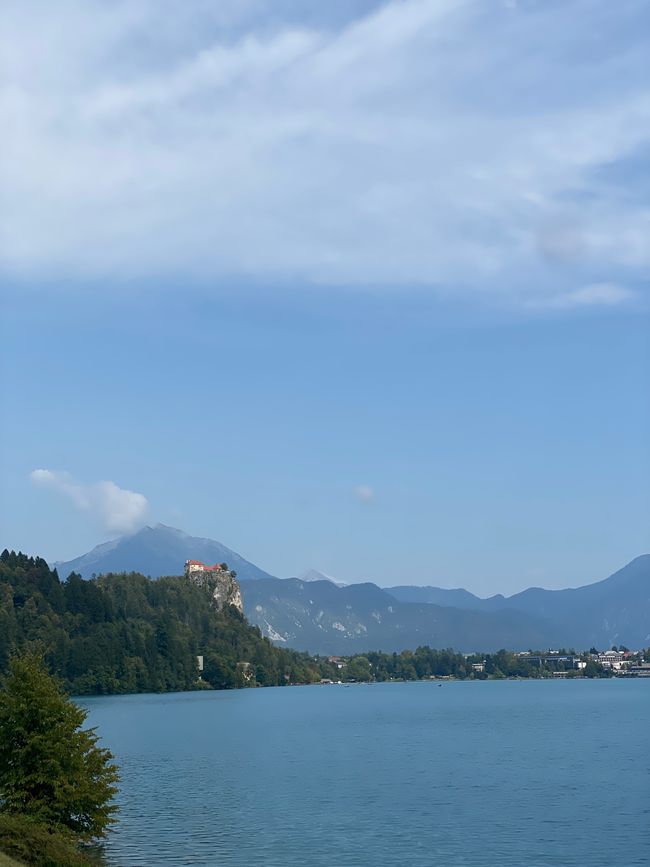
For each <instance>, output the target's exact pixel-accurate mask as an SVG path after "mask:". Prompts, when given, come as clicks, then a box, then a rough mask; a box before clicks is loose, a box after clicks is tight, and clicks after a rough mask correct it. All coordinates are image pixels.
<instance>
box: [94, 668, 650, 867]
mask: <svg viewBox="0 0 650 867" xmlns="http://www.w3.org/2000/svg"><path fill="white" fill-rule="evenodd" d="M82 703H83V705H84V706H85V707H87V708H88V709H89V711H90V719H89V721H90V723H91V724H92V725H95V726H98V728H99V734H100V735H101V736H102V738H103V740H104V742H105V744H106V745H107V746H109V747H110V748H111V749H112V750H113V752H114V753H115V755H116V756H117V758H118V761H119V763H120V765H121V768H122V783H121V794H120V807H121V817H120V823H119V826H118V829H117V832H116V833H115V834H113V836H112V838H111V841H110V844H109V847H108V855H109V863H110V864H112V865H121V867H129V865H151V867H156V865H161V867H162V865H166V864H203V865H223V867H243V865H264V867H311V865H313V867H361V865H368V867H388V865H391V867H392V865H405V867H406V865H408V867H432V865H440V867H456V865H458V867H460V865H463V867H501V865H512V867H515V865H516V867H524V865H525V867H538V865H539V867H541V865H580V867H601V865H602V867H611V865H617V867H634V865H641V864H643V865H647V864H650V777H649V774H648V771H649V770H650V768H649V765H650V749H649V748H648V740H647V733H648V718H649V716H650V713H649V712H650V682H649V681H645V682H644V681H623V680H608V681H589V682H576V681H563V682H562V681H560V682H558V681H549V682H534V681H514V682H513V681H507V682H497V681H493V682H473V683H445V684H444V685H443V686H438V684H436V683H410V684H375V685H371V686H367V685H358V686H352V687H343V686H316V687H294V688H284V689H258V690H238V691H232V692H202V693H181V694H173V695H146V696H122V697H113V698H97V699H84V701H83V702H82Z"/></svg>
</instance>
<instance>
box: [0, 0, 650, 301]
mask: <svg viewBox="0 0 650 867" xmlns="http://www.w3.org/2000/svg"><path fill="white" fill-rule="evenodd" d="M163 5H164V12H163V13H161V11H160V3H159V2H152V0H140V2H134V3H130V2H129V3H125V2H117V3H111V4H105V3H103V2H101V0H83V2H81V0H67V2H64V3H63V4H48V3H44V2H42V0H8V2H7V3H6V4H4V6H5V9H4V12H3V16H4V21H3V25H4V26H3V30H4V32H5V46H6V49H7V50H6V51H5V52H4V61H3V64H4V69H3V76H2V78H3V79H4V81H5V82H6V84H5V85H4V88H3V90H2V93H1V98H0V123H1V124H2V128H3V129H4V130H5V132H6V134H5V136H4V137H3V143H2V148H3V152H4V153H3V160H2V162H3V163H4V165H5V166H7V167H8V168H7V169H5V170H4V171H3V173H2V177H1V178H0V195H1V197H2V200H3V202H4V206H3V209H2V216H0V220H1V222H0V231H1V232H2V241H3V243H2V244H1V245H0V247H1V249H2V251H3V253H2V254H1V258H0V272H4V274H5V276H9V277H12V276H13V277H18V278H21V279H25V280H28V281H30V280H31V281H33V282H35V283H37V282H39V281H41V282H42V280H43V278H44V277H48V278H52V279H53V280H54V281H57V280H65V281H68V280H72V281H75V280H77V281H78V280H85V278H92V283H93V285H98V284H99V285H101V284H102V282H104V284H105V285H107V284H109V283H110V285H114V282H115V279H116V278H117V279H119V278H126V279H131V278H134V277H135V278H138V277H140V278H157V279H161V278H165V277H168V276H171V277H174V276H178V275H183V276H184V277H186V278H189V279H194V280H197V281H203V282H206V281H209V282H210V283H211V284H212V285H219V283H220V281H229V282H230V281H232V278H233V276H234V277H240V278H245V279H252V280H257V281H264V282H265V283H268V282H273V281H278V280H282V281H285V282H286V281H291V282H301V283H304V284H306V285H308V284H328V285H352V286H354V285H357V286H359V285H382V286H392V287H401V286H404V285H412V286H424V287H429V288H430V289H431V290H433V291H445V292H449V291H453V292H456V293H463V294H466V295H471V294H472V293H474V294H476V295H478V296H481V297H487V298H499V299H504V298H505V299H511V300H515V301H517V302H518V301H519V300H520V299H522V298H523V301H524V304H526V300H527V299H528V298H529V297H530V296H535V295H536V294H537V293H539V292H543V293H546V294H547V295H548V296H549V297H551V298H552V297H554V296H555V295H556V294H557V286H558V283H564V284H565V285H575V273H573V272H572V273H571V274H569V273H567V272H565V269H566V268H568V267H569V266H570V267H571V268H574V269H575V268H584V269H585V279H584V282H585V283H587V282H589V281H590V280H591V279H593V277H590V276H587V275H588V274H593V273H594V271H597V272H598V273H599V274H602V275H603V277H602V279H604V280H608V281H612V282H617V281H620V280H625V281H626V282H629V281H634V279H635V275H636V274H637V273H640V272H641V271H642V270H643V269H644V268H645V267H647V265H648V264H649V263H650V244H649V243H648V228H649V225H650V211H649V210H648V207H647V204H644V203H643V202H642V201H639V200H637V199H635V197H634V196H631V195H629V192H630V191H631V190H632V189H633V188H634V185H635V181H634V178H631V179H630V178H629V177H626V176H625V172H623V173H622V177H621V178H619V179H618V180H616V182H613V181H609V180H606V179H604V178H603V171H602V170H603V169H607V168H609V167H611V166H612V165H616V164H618V163H625V161H626V160H628V159H631V158H632V157H634V156H635V155H636V154H638V153H639V152H642V151H643V149H644V148H646V147H648V145H650V96H649V91H648V86H647V68H646V58H647V51H648V46H647V44H645V43H646V41H647V35H646V36H645V37H644V32H645V33H646V34H647V33H648V32H650V27H647V28H645V27H643V26H642V25H643V23H644V20H645V19H644V18H643V14H644V13H643V9H642V6H643V4H638V3H634V2H624V0H622V2H621V3H616V4H608V3H602V4H596V6H594V5H593V4H585V2H584V0H566V2H562V3H550V2H549V3H519V4H514V3H503V2H497V0H493V2H491V0H399V2H398V0H393V2H387V3H383V4H381V5H380V6H378V8H376V9H375V10H374V11H371V12H370V13H369V14H365V15H364V16H359V17H357V18H356V19H355V18H354V15H353V14H352V13H351V14H350V16H349V17H348V20H347V21H345V22H343V23H341V22H340V21H338V20H337V21H336V22H334V23H331V22H328V21H327V20H326V15H325V13H324V12H323V13H319V14H321V16H322V17H321V19H319V20H316V21H314V20H313V16H312V18H310V19H307V18H305V19H304V21H301V20H300V17H299V16H297V14H292V15H289V13H288V12H287V10H288V9H289V8H290V7H291V4H288V3H272V2H270V0H255V2H253V0H250V2H243V0H241V2H239V3H234V2H228V0H224V2H223V3H219V4H206V3H205V2H203V0H166V2H165V3H164V4H163ZM306 5H310V4H306ZM367 5H368V4H367V3H366V4H365V7H364V8H367ZM326 6H327V4H324V8H325V7H326ZM216 7H218V9H217V8H216ZM278 9H280V10H281V11H282V14H284V18H283V17H282V14H281V13H278V11H277V10H278ZM294 11H295V10H294ZM323 16H325V17H323ZM586 17H588V19H589V21H590V28H585V27H584V21H585V19H586ZM646 23H647V21H646ZM605 32H606V33H608V34H609V35H608V40H607V44H606V45H605V43H603V44H602V45H601V44H600V43H599V47H598V50H595V48H594V45H593V44H592V42H591V41H590V40H592V39H593V36H591V35H590V34H593V33H605ZM643 70H646V71H645V72H644V71H643ZM552 225H559V226H563V225H568V226H570V227H571V237H567V236H566V235H565V234H564V233H560V234H558V232H557V231H554V230H549V228H548V227H549V226H552ZM622 270H623V271H624V272H625V274H624V276H623V277H621V275H620V273H619V272H620V271H622ZM109 278H110V279H109Z"/></svg>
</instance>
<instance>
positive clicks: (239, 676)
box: [0, 550, 321, 695]
mask: <svg viewBox="0 0 650 867" xmlns="http://www.w3.org/2000/svg"><path fill="white" fill-rule="evenodd" d="M30 643H38V644H39V645H40V646H42V647H43V648H44V650H45V658H46V661H47V663H48V665H49V666H50V668H51V670H52V671H53V672H55V673H56V674H58V675H59V677H61V678H62V679H63V681H64V685H65V688H66V689H67V690H68V691H69V692H71V693H73V694H75V695H90V694H100V695H101V694H111V693H128V692H162V691H173V690H187V689H197V688H200V687H201V686H211V687H213V688H217V689H228V688H232V687H238V686H254V685H260V686H272V685H278V684H286V683H311V682H314V681H318V680H320V678H321V674H320V672H319V670H318V665H317V663H315V662H314V661H313V660H311V659H310V657H309V656H307V655H306V654H301V653H298V652H296V651H291V650H284V649H281V648H277V647H274V646H273V645H272V644H271V643H270V641H269V640H268V639H266V638H263V637H262V635H261V633H260V631H259V629H258V628H257V627H254V626H250V625H249V624H248V623H247V622H246V620H245V619H244V617H243V616H242V615H241V614H239V612H238V611H237V610H236V609H234V608H230V609H228V610H223V611H216V610H215V608H214V606H213V604H212V595H211V591H210V590H209V589H207V588H205V587H197V586H196V585H195V584H193V583H192V582H190V581H188V580H186V579H185V578H182V577H170V578H160V579H159V580H157V581H150V580H149V579H148V578H145V577H144V576H143V575H138V574H136V573H131V574H120V575H103V576H100V577H99V578H96V579H93V580H91V581H85V580H83V579H82V578H80V577H79V576H78V575H75V574H72V575H70V577H69V578H68V580H67V581H61V580H60V579H59V576H58V575H57V573H56V570H52V569H50V568H49V566H48V564H47V563H46V562H45V560H43V559H41V558H39V557H36V558H34V557H28V556H26V555H24V554H21V553H18V554H16V553H14V552H9V551H7V550H5V551H3V552H2V554H1V555H0V672H4V671H6V670H7V666H8V660H9V657H10V655H11V653H12V652H13V651H14V650H17V649H21V648H24V647H25V646H26V645H29V644H30ZM198 655H201V656H203V658H204V671H203V674H202V680H201V681H200V680H199V678H198V671H197V656H198ZM246 663H248V664H247V665H246Z"/></svg>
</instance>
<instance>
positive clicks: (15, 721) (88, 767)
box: [0, 652, 118, 840]
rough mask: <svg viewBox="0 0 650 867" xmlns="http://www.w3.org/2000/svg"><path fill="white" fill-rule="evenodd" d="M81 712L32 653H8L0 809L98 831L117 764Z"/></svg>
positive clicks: (86, 835)
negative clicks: (85, 727)
mask: <svg viewBox="0 0 650 867" xmlns="http://www.w3.org/2000/svg"><path fill="white" fill-rule="evenodd" d="M85 719H86V711H85V710H83V709H82V708H80V707H78V706H77V705H76V704H74V703H73V702H72V701H71V700H70V699H69V698H68V697H67V696H66V695H65V694H64V693H63V691H62V689H61V686H60V684H59V681H58V680H56V679H55V678H53V677H51V676H50V675H49V673H48V671H47V668H46V666H45V663H44V661H43V659H42V657H41V656H40V655H39V654H37V653H34V652H28V653H25V654H22V655H20V656H15V657H13V658H12V659H11V660H10V663H9V674H8V676H7V677H6V679H5V683H4V685H3V688H2V691H1V692H0V807H1V808H2V810H3V811H5V812H7V813H17V814H21V815H23V816H28V817H31V818H33V819H34V820H35V821H37V822H39V823H40V824H43V825H46V826H48V827H51V828H54V829H57V830H60V829H62V828H63V829H65V830H68V831H70V832H72V833H73V834H74V835H75V836H76V837H77V838H79V839H81V840H90V839H93V838H96V837H102V836H104V835H105V833H106V831H107V829H108V828H109V826H110V824H111V823H112V821H113V818H114V813H115V811H116V809H117V808H116V806H115V805H114V803H113V798H114V796H115V794H116V792H117V786H116V783H117V780H118V770H117V766H116V765H115V764H114V762H113V757H112V755H111V753H110V752H109V750H107V749H105V748H103V747H101V746H99V744H98V738H97V735H96V734H95V731H94V730H93V729H84V728H82V726H83V723H84V722H85Z"/></svg>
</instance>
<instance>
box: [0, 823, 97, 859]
mask: <svg viewBox="0 0 650 867" xmlns="http://www.w3.org/2000/svg"><path fill="white" fill-rule="evenodd" d="M0 851H2V852H5V853H6V854H7V855H10V856H11V857H13V858H18V859H19V861H20V863H21V864H28V865H33V867H90V865H98V864H100V863H101V861H99V860H98V859H97V858H96V857H93V856H92V855H91V854H90V853H88V854H86V853H85V852H81V851H80V850H79V848H78V846H77V844H76V842H75V838H74V837H73V836H72V835H69V834H65V833H61V832H60V831H54V830H52V829H50V828H47V827H45V826H44V825H41V824H39V823H38V822H35V821H34V820H33V819H30V818H29V817H28V816H21V815H18V814H13V815H12V814H9V813H0ZM0 863H1V862H0Z"/></svg>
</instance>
